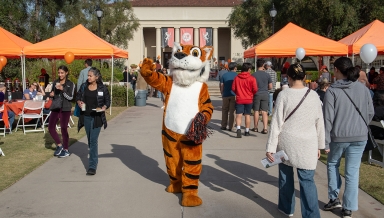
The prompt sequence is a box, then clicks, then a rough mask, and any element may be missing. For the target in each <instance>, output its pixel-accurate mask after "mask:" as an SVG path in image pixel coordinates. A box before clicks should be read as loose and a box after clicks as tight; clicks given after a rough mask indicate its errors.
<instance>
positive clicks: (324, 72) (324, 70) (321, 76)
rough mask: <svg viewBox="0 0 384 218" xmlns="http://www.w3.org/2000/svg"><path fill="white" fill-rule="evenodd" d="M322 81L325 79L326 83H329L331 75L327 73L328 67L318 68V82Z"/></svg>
mask: <svg viewBox="0 0 384 218" xmlns="http://www.w3.org/2000/svg"><path fill="white" fill-rule="evenodd" d="M324 79H327V80H328V81H331V73H330V72H329V70H328V67H327V66H326V65H323V66H322V67H321V68H320V72H319V78H318V81H319V82H321V81H323V80H324Z"/></svg>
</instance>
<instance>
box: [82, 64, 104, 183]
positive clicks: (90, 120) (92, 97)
mask: <svg viewBox="0 0 384 218" xmlns="http://www.w3.org/2000/svg"><path fill="white" fill-rule="evenodd" d="M76 102H77V104H78V105H79V107H80V108H82V110H81V112H80V117H79V121H78V124H77V129H78V131H80V129H81V128H82V127H83V126H84V127H85V132H86V134H87V139H88V147H89V164H88V170H87V175H89V176H92V175H95V174H96V170H97V164H98V139H99V134H100V131H101V127H102V126H104V129H105V128H107V118H106V116H105V110H106V109H108V108H109V106H110V104H111V98H110V95H109V91H108V88H107V87H106V86H104V84H103V80H102V78H101V73H100V71H99V70H98V69H97V68H96V67H92V68H90V69H89V71H88V80H87V81H86V82H85V83H83V84H82V85H81V86H80V89H79V91H78V92H77V95H76Z"/></svg>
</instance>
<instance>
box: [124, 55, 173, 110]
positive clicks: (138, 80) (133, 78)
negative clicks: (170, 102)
mask: <svg viewBox="0 0 384 218" xmlns="http://www.w3.org/2000/svg"><path fill="white" fill-rule="evenodd" d="M155 65H156V72H158V73H161V74H164V75H168V69H167V68H165V67H163V66H162V65H161V64H160V61H159V60H156V62H155ZM121 82H124V83H125V84H127V86H128V87H129V88H130V89H132V90H133V91H134V92H135V95H136V94H137V91H138V90H146V91H147V97H153V98H160V99H161V101H162V102H163V106H162V107H161V109H164V107H165V106H164V104H165V96H164V94H163V93H161V92H160V91H159V90H156V89H154V88H153V87H151V86H149V85H148V84H147V82H146V81H145V80H144V78H143V77H142V76H141V74H140V69H138V68H137V65H135V64H132V65H131V68H130V69H128V67H127V66H125V67H124V71H123V80H121Z"/></svg>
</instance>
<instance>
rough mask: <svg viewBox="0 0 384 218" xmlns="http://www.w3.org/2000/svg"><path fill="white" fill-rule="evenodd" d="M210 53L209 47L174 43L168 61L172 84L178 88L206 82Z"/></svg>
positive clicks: (211, 51) (211, 49)
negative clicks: (178, 86)
mask: <svg viewBox="0 0 384 218" xmlns="http://www.w3.org/2000/svg"><path fill="white" fill-rule="evenodd" d="M212 53H213V47H211V46H205V47H202V48H200V47H197V46H194V45H181V44H180V43H178V42H175V43H174V45H173V50H172V57H171V59H169V70H170V74H171V75H172V77H173V82H174V83H176V84H178V85H180V86H189V85H191V84H192V83H194V82H195V81H200V82H205V81H207V79H208V77H209V71H210V64H209V63H210V60H211V57H212Z"/></svg>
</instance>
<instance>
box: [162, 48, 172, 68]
mask: <svg viewBox="0 0 384 218" xmlns="http://www.w3.org/2000/svg"><path fill="white" fill-rule="evenodd" d="M171 56H172V52H163V57H164V58H163V67H165V68H167V69H168V68H169V59H171Z"/></svg>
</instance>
